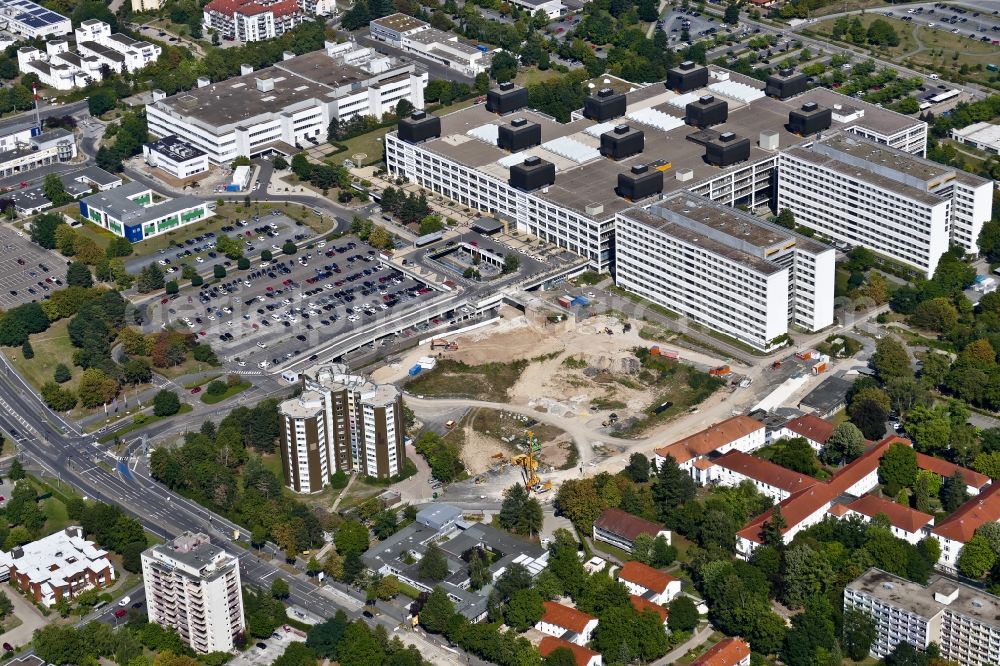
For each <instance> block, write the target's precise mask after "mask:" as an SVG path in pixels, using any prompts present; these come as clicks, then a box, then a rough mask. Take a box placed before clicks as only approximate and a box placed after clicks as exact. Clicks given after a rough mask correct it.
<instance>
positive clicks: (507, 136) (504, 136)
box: [497, 118, 542, 153]
mask: <svg viewBox="0 0 1000 666" xmlns="http://www.w3.org/2000/svg"><path fill="white" fill-rule="evenodd" d="M541 142H542V126H541V125H539V124H538V123H532V122H529V121H528V120H526V119H525V118H515V119H514V120H512V121H510V124H508V125H501V126H500V127H499V128H498V132H497V145H498V146H499V147H501V148H503V149H504V150H509V151H510V152H512V153H516V152H518V151H521V150H524V149H525V148H531V147H532V146H537V145H538V144H540V143H541Z"/></svg>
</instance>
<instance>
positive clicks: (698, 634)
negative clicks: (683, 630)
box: [651, 624, 715, 666]
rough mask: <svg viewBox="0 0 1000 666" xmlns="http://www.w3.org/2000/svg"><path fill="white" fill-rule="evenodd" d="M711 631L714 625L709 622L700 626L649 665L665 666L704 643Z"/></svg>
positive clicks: (713, 629)
mask: <svg viewBox="0 0 1000 666" xmlns="http://www.w3.org/2000/svg"><path fill="white" fill-rule="evenodd" d="M713 631H715V627H713V626H712V625H711V624H706V625H705V626H704V627H701V628H699V629H698V630H697V631H695V632H694V635H693V636H691V638H689V639H687V640H686V641H684V642H683V643H681V644H680V645H678V646H677V647H676V648H674V649H673V650H671V651H670V652H668V653H667V654H665V655H663V656H662V657H660V658H659V659H657V660H656V661H654V662H653V663H652V664H651V666H666V665H667V664H672V663H674V662H675V661H677V660H678V659H680V658H681V657H683V656H684V655H686V654H687V653H688V650H691V649H694V648H696V647H698V646H699V645H702V644H704V643H705V641H707V640H708V637H709V636H711V635H712V632H713Z"/></svg>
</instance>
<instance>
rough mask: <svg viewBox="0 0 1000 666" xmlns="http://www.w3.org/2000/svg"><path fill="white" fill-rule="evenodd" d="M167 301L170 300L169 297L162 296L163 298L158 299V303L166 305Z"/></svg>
mask: <svg viewBox="0 0 1000 666" xmlns="http://www.w3.org/2000/svg"><path fill="white" fill-rule="evenodd" d="M169 302H170V299H169V298H164V299H163V300H161V301H160V305H166V304H167V303H169Z"/></svg>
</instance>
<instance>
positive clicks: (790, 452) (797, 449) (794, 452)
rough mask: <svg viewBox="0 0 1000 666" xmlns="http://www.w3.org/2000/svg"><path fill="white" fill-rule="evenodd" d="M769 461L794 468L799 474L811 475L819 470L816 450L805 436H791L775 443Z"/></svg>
mask: <svg viewBox="0 0 1000 666" xmlns="http://www.w3.org/2000/svg"><path fill="white" fill-rule="evenodd" d="M774 449H775V451H774V454H773V455H772V456H771V462H773V463H774V464H776V465H781V466H782V467H787V468H788V469H791V470H794V471H796V472H798V473H800V474H809V475H813V474H816V472H818V471H819V461H818V460H817V459H816V452H815V451H813V448H812V447H811V446H810V445H809V442H808V441H806V438H805V437H793V438H791V439H784V440H780V441H779V442H777V443H775V447H774Z"/></svg>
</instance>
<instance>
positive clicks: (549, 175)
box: [509, 155, 556, 192]
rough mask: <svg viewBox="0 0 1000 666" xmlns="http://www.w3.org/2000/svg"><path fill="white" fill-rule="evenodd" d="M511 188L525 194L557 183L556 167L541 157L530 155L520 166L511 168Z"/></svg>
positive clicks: (516, 165)
mask: <svg viewBox="0 0 1000 666" xmlns="http://www.w3.org/2000/svg"><path fill="white" fill-rule="evenodd" d="M509 182H510V186H511V187H516V188H517V189H519V190H522V191H524V192H531V191H533V190H537V189H538V188H540V187H545V186H546V185H551V184H552V183H554V182H556V165H555V164H553V163H552V162H546V161H545V160H543V159H542V158H540V157H537V156H535V155H529V156H528V157H526V158H525V159H524V161H523V162H521V163H520V164H515V165H514V166H512V167H511V168H510V181H509Z"/></svg>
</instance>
